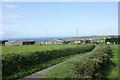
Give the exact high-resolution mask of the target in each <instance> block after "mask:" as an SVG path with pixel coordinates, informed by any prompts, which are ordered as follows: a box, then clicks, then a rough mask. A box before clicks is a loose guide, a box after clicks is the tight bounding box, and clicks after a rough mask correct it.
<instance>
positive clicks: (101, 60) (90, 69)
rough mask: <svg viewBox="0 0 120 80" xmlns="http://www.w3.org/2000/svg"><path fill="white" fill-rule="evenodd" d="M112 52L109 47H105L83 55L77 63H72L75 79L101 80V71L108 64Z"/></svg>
mask: <svg viewBox="0 0 120 80" xmlns="http://www.w3.org/2000/svg"><path fill="white" fill-rule="evenodd" d="M111 55H112V50H111V49H110V47H108V46H105V47H103V48H99V49H98V50H96V51H95V52H92V53H89V54H86V55H83V56H82V57H81V58H80V59H79V60H78V61H76V62H73V64H74V68H73V69H74V70H75V71H76V74H78V75H77V77H80V78H92V79H93V80H94V79H96V78H97V79H100V78H102V73H101V70H102V68H104V66H106V64H109V61H110V56H111Z"/></svg>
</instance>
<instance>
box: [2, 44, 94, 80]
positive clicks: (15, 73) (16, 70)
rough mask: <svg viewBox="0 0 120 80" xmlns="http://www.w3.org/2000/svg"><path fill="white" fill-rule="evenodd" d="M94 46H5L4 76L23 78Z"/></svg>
mask: <svg viewBox="0 0 120 80" xmlns="http://www.w3.org/2000/svg"><path fill="white" fill-rule="evenodd" d="M76 46H77V47H76ZM94 47H95V46H94V45H93V44H84V45H79V46H78V45H42V46H36V45H33V46H32V45H29V46H3V49H4V51H3V52H4V53H3V54H2V55H3V57H2V60H3V61H2V62H3V78H4V79H7V80H11V79H12V78H14V80H15V79H18V78H22V77H24V76H27V75H29V74H31V73H33V72H36V71H38V70H42V69H44V68H47V67H50V66H52V65H54V64H58V63H60V62H62V61H64V60H66V59H68V58H72V57H73V56H74V55H77V54H82V53H85V52H89V51H91V50H93V49H94ZM7 49H8V50H7ZM14 53H15V54H14ZM20 53H22V54H20Z"/></svg>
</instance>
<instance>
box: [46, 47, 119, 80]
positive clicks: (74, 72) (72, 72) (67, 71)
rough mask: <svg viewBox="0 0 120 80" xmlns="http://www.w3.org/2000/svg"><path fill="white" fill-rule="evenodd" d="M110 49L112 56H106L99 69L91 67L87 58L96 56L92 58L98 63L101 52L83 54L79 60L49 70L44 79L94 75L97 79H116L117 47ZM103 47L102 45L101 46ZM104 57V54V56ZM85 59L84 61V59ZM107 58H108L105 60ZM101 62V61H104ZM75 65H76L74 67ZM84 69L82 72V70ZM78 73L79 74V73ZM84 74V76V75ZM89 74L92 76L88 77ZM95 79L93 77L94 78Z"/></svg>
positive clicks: (91, 64)
mask: <svg viewBox="0 0 120 80" xmlns="http://www.w3.org/2000/svg"><path fill="white" fill-rule="evenodd" d="M109 46H110V48H111V49H112V56H111V55H109V57H107V56H106V59H105V58H104V59H105V60H106V61H107V60H108V61H107V62H105V64H104V65H102V66H101V65H99V64H97V65H99V66H100V67H101V68H99V67H97V66H96V70H95V69H94V68H95V65H93V63H92V62H91V61H90V60H89V57H90V56H91V57H92V56H93V55H95V54H97V55H96V56H93V57H94V58H96V59H97V60H98V61H100V60H102V57H101V58H100V56H99V55H101V54H98V53H99V52H100V53H102V50H98V52H96V53H87V54H83V55H82V56H83V57H81V58H80V59H78V60H75V61H73V62H69V63H65V64H63V65H60V66H58V67H56V68H54V69H52V70H50V71H49V72H48V73H46V74H45V75H44V78H50V77H52V78H68V77H69V78H91V77H92V75H94V74H95V75H96V74H97V75H96V77H97V78H99V77H101V78H112V79H114V80H115V79H116V78H118V45H109ZM102 47H103V45H102ZM104 55H105V54H104ZM97 56H98V57H97ZM104 57H105V56H104ZM85 58H86V59H85ZM107 58H110V60H109V59H107ZM105 60H103V61H105ZM76 63H77V65H76ZM83 68H84V71H82V69H83ZM79 71H80V72H79ZM84 74H85V75H84ZM90 74H92V75H91V76H90ZM94 77H95V76H94Z"/></svg>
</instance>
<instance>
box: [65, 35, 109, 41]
mask: <svg viewBox="0 0 120 80" xmlns="http://www.w3.org/2000/svg"><path fill="white" fill-rule="evenodd" d="M107 37H108V36H88V37H87V36H86V37H79V39H80V40H89V39H92V40H96V39H97V40H101V39H104V38H107ZM75 39H76V38H65V39H64V40H65V41H71V40H75Z"/></svg>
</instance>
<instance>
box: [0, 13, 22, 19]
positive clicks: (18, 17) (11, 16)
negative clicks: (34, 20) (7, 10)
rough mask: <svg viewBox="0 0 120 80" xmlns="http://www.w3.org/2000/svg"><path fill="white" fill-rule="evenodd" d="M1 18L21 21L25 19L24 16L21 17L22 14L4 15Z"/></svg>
mask: <svg viewBox="0 0 120 80" xmlns="http://www.w3.org/2000/svg"><path fill="white" fill-rule="evenodd" d="M0 18H2V19H6V20H8V19H20V18H24V15H21V14H6V15H5V14H3V15H0Z"/></svg>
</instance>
